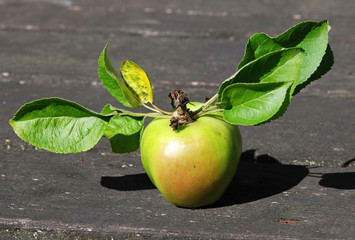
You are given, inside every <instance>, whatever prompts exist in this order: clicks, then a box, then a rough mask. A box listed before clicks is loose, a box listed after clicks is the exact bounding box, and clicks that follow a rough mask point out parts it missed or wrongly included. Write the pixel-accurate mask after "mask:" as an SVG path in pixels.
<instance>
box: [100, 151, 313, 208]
mask: <svg viewBox="0 0 355 240" xmlns="http://www.w3.org/2000/svg"><path fill="white" fill-rule="evenodd" d="M255 151H256V150H248V151H245V152H243V153H242V156H241V159H240V164H239V167H238V170H237V173H236V175H235V177H234V179H233V180H232V182H231V184H230V185H229V187H228V189H227V190H226V192H225V194H224V195H223V196H222V197H221V198H220V200H219V201H217V202H216V203H215V204H213V205H211V206H209V207H211V208H215V207H223V206H229V205H235V204H242V203H247V202H253V201H256V200H259V199H262V198H266V197H269V196H272V195H275V194H278V193H281V192H284V191H287V190H288V189H290V188H292V187H294V186H296V185H297V184H298V183H299V182H300V181H302V179H303V178H304V177H306V176H307V175H308V173H309V171H308V168H307V167H306V166H295V165H284V164H281V163H279V161H278V160H277V159H275V158H273V157H271V156H268V155H260V156H257V157H256V156H255ZM101 186H103V187H105V188H108V189H114V190H118V191H139V190H149V189H156V187H155V186H154V184H153V183H152V182H151V181H150V179H149V177H148V175H147V174H146V173H138V174H131V175H125V176H102V177H101Z"/></svg>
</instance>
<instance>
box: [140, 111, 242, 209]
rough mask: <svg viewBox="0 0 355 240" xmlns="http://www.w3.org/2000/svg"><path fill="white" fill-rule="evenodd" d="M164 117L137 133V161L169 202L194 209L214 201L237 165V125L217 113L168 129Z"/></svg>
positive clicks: (238, 138) (230, 178)
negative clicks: (138, 137)
mask: <svg viewBox="0 0 355 240" xmlns="http://www.w3.org/2000/svg"><path fill="white" fill-rule="evenodd" d="M169 123H170V121H169V119H155V120H153V121H152V122H151V123H150V124H148V126H147V127H146V129H145V130H144V132H143V135H142V138H141V146H140V151H141V160H142V164H143V167H144V169H145V171H146V173H147V174H148V176H149V178H150V180H151V181H152V182H153V184H154V185H155V186H156V187H157V188H158V189H159V191H160V192H161V193H162V194H163V196H164V197H165V198H166V199H167V200H168V201H169V202H171V203H172V204H174V205H177V206H181V207H188V208H197V207H203V206H207V205H210V204H212V203H214V202H216V201H217V200H218V199H219V198H220V197H221V196H222V194H223V193H224V192H225V190H226V188H227V187H228V185H229V183H230V181H231V180H232V179H233V177H234V175H235V172H236V170H237V167H238V163H239V159H240V155H241V151H242V139H241V135H240V131H239V128H238V127H237V126H233V125H230V124H228V123H226V122H225V121H223V120H222V118H221V116H220V115H219V114H213V115H206V116H202V117H200V118H198V119H197V120H196V121H195V122H193V123H191V124H189V125H186V126H179V129H178V130H177V131H173V130H172V128H171V127H170V126H169Z"/></svg>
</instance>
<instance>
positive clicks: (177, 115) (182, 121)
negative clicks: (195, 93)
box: [168, 89, 194, 131]
mask: <svg viewBox="0 0 355 240" xmlns="http://www.w3.org/2000/svg"><path fill="white" fill-rule="evenodd" d="M168 96H169V98H170V99H171V106H172V107H173V108H174V109H175V110H176V112H174V114H173V117H172V118H171V120H170V127H172V128H173V130H174V131H176V130H177V129H178V127H179V126H180V125H187V124H189V123H192V122H194V120H193V119H192V117H191V116H192V112H191V111H190V109H188V108H187V107H186V104H188V103H189V102H190V100H189V98H188V97H187V94H186V93H184V92H183V91H182V90H180V89H175V90H174V91H173V92H171V93H169V95H168Z"/></svg>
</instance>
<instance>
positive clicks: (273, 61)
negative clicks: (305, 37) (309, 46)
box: [218, 48, 304, 101]
mask: <svg viewBox="0 0 355 240" xmlns="http://www.w3.org/2000/svg"><path fill="white" fill-rule="evenodd" d="M303 58H304V54H303V50H302V49H300V48H290V49H283V50H279V51H275V52H271V53H268V54H266V55H263V56H261V57H259V58H257V59H256V60H253V61H251V62H249V63H248V64H246V65H245V66H243V67H242V68H241V69H239V70H238V71H237V72H236V73H235V74H234V75H232V76H231V77H230V78H229V79H227V80H226V81H224V82H223V83H222V84H221V86H220V88H219V91H218V94H219V98H218V100H219V101H221V96H222V93H223V91H224V90H225V88H226V87H228V86H229V85H231V84H234V83H265V82H293V86H292V88H291V93H292V91H293V90H294V88H295V87H296V86H297V83H298V80H299V76H300V70H301V65H302V60H303Z"/></svg>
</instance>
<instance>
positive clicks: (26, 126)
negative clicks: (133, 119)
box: [9, 98, 110, 153]
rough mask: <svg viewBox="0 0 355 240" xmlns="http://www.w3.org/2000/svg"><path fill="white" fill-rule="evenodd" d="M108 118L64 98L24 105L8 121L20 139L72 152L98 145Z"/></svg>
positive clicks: (51, 148)
mask: <svg viewBox="0 0 355 240" xmlns="http://www.w3.org/2000/svg"><path fill="white" fill-rule="evenodd" d="M109 119H110V117H108V116H103V115H101V114H99V113H95V112H93V111H90V110H88V109H86V108H84V107H83V106H81V105H79V104H77V103H74V102H71V101H68V100H65V99H61V98H45V99H40V100H36V101H33V102H30V103H27V104H25V105H24V106H22V107H21V108H20V109H19V110H18V112H17V113H16V114H15V116H14V118H13V119H11V120H10V121H9V122H10V124H11V125H12V127H13V129H14V131H15V133H16V134H17V135H18V136H19V137H20V138H22V139H23V140H24V141H26V142H28V143H31V144H32V145H34V146H37V147H39V148H43V149H46V150H49V151H51V152H56V153H72V152H83V151H87V150H89V149H91V148H92V147H93V146H95V145H96V144H97V142H98V141H99V140H100V138H101V136H102V135H103V133H104V130H105V128H106V126H107V122H108V121H109Z"/></svg>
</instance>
